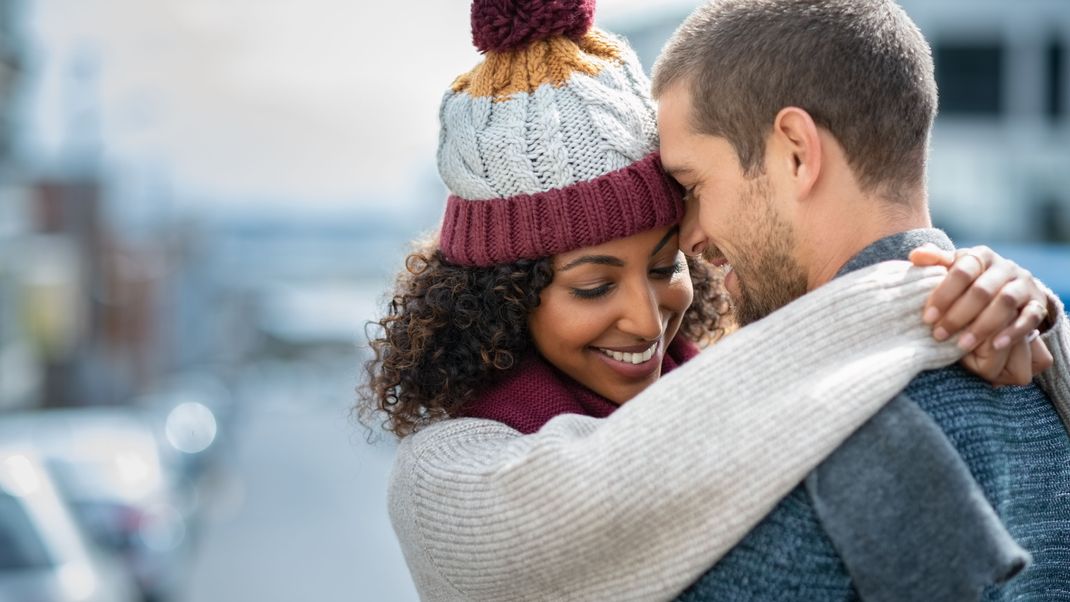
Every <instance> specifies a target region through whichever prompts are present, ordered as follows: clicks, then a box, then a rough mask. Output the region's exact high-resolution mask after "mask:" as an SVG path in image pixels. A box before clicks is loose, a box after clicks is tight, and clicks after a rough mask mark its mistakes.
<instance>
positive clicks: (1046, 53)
mask: <svg viewBox="0 0 1070 602" xmlns="http://www.w3.org/2000/svg"><path fill="white" fill-rule="evenodd" d="M695 4H697V3H688V4H686V5H683V4H681V3H673V5H674V8H671V9H664V10H662V9H660V8H659V9H658V10H657V11H654V10H652V9H650V8H639V9H637V10H635V11H634V13H635V15H634V18H633V17H624V16H622V17H621V19H620V22H621V24H620V25H617V24H614V26H615V27H616V28H617V29H618V30H619V31H621V32H622V33H625V34H626V35H627V36H628V38H629V39H630V40H631V41H632V42H633V44H634V46H635V47H636V50H637V52H639V55H640V58H641V59H642V60H643V63H644V65H645V66H646V67H647V68H648V69H649V68H650V67H651V66H652V64H653V62H654V59H655V57H656V56H657V53H658V51H660V49H661V47H662V45H663V44H664V43H665V40H666V39H668V37H669V36H670V35H672V32H673V31H675V29H676V27H677V26H678V25H679V23H680V22H681V20H682V19H683V18H684V17H685V16H686V15H687V13H688V12H689V11H690V9H691V7H693V6H694V5H695ZM900 4H901V5H902V6H903V7H904V8H905V9H906V11H907V13H908V14H910V16H911V17H912V18H913V19H914V21H915V22H916V23H917V24H918V26H919V27H920V28H921V30H922V32H923V33H924V34H925V36H926V38H927V39H928V40H929V43H930V44H931V45H932V49H933V56H934V59H935V63H936V76H937V82H938V85H939V88H940V113H939V116H938V118H937V122H936V126H935V128H934V131H933V138H932V151H931V154H930V169H929V179H930V182H929V192H930V201H931V206H932V212H933V217H934V220H935V221H936V222H937V224H938V225H939V226H941V227H943V228H944V229H946V230H948V231H949V232H950V233H951V234H952V236H953V237H954V238H956V239H960V240H983V241H986V242H989V243H999V242H1026V241H1028V242H1049V243H1050V242H1063V243H1066V242H1070V51H1068V47H1070V2H1067V0H1030V1H1029V2H1014V3H1010V2H1006V1H1005V0H900ZM844 60H849V57H844ZM1065 269H1066V271H1070V265H1067V266H1066V268H1065Z"/></svg>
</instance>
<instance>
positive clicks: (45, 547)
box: [0, 449, 139, 602]
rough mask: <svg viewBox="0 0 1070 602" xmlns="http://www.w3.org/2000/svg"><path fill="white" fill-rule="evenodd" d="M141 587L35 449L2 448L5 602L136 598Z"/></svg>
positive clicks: (0, 535) (0, 553) (0, 546)
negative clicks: (93, 533) (91, 534)
mask: <svg viewBox="0 0 1070 602" xmlns="http://www.w3.org/2000/svg"><path fill="white" fill-rule="evenodd" d="M138 596H139V591H138V589H137V586H136V585H135V584H134V582H133V581H132V579H131V577H130V575H129V573H127V572H126V570H125V568H124V567H122V566H121V565H120V564H119V563H118V562H117V561H116V560H115V559H114V558H112V557H110V556H109V555H107V554H105V553H103V552H102V551H101V550H99V549H98V548H96V547H95V546H94V545H93V544H92V542H90V541H88V540H87V539H86V538H85V537H84V536H83V534H82V532H81V530H80V529H79V527H78V526H77V523H76V521H75V520H74V518H73V517H72V516H71V514H70V512H69V509H68V508H67V507H66V506H65V504H64V502H63V501H62V500H61V499H60V497H59V495H58V494H57V492H56V489H55V487H54V485H53V482H52V480H51V478H50V476H49V474H48V472H47V471H46V470H45V468H44V467H43V466H42V464H41V463H40V462H39V461H38V460H37V459H35V457H34V456H33V455H32V453H29V452H26V451H19V450H15V449H0V602H133V601H134V600H137V599H138Z"/></svg>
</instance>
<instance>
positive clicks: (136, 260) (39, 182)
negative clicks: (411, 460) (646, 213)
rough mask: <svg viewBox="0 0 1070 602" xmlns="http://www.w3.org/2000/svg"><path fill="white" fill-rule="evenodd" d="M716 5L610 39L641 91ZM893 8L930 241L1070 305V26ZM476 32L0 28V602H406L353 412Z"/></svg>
mask: <svg viewBox="0 0 1070 602" xmlns="http://www.w3.org/2000/svg"><path fill="white" fill-rule="evenodd" d="M696 4H697V2H696V1H695V0H666V1H661V2H644V1H640V0H600V1H599V3H598V12H597V13H596V21H597V22H598V23H599V24H601V25H603V26H604V27H606V28H608V29H611V30H613V31H616V32H619V33H622V34H625V35H626V36H627V37H628V38H629V39H630V41H631V42H632V44H633V45H634V46H635V47H636V49H637V50H638V52H639V53H640V56H641V59H642V60H643V62H644V64H645V65H646V67H647V68H648V69H649V68H650V66H651V65H652V63H653V60H654V58H655V57H656V55H657V52H658V50H659V49H660V48H661V46H662V44H663V43H664V41H665V40H666V39H667V38H668V36H669V35H670V34H671V33H672V31H673V30H674V29H675V27H676V26H677V25H678V24H679V23H680V22H681V20H682V19H683V18H684V16H685V15H686V14H687V12H688V11H689V10H690V9H691V8H692V7H694V6H695V5H696ZM902 4H903V6H904V7H905V8H906V10H907V12H908V13H910V14H911V16H912V17H913V18H914V19H915V20H916V21H917V23H918V24H919V26H920V27H921V29H922V30H923V32H924V33H925V34H926V36H927V38H928V39H929V40H930V42H931V44H932V46H933V52H934V57H935V59H936V65H937V79H938V81H939V85H940V92H941V109H940V116H939V117H938V120H937V124H936V127H935V131H934V135H933V140H932V156H931V162H930V170H929V171H930V194H931V198H930V201H931V205H932V211H933V215H934V219H935V221H936V222H937V225H938V226H940V227H942V228H944V229H946V230H947V231H948V232H949V234H951V235H952V237H953V238H954V239H955V240H956V241H957V242H958V243H960V244H973V243H979V242H983V243H986V244H989V245H991V246H993V247H994V248H995V249H996V250H997V251H999V252H1001V253H1003V254H1005V255H1006V256H1009V257H1011V258H1014V259H1016V260H1018V261H1019V262H1020V263H1021V264H1023V265H1025V266H1026V267H1028V268H1029V269H1031V270H1033V271H1034V273H1036V274H1037V275H1038V276H1040V278H1041V279H1042V280H1043V281H1045V282H1046V283H1047V284H1048V285H1049V286H1051V287H1053V288H1054V289H1055V291H1056V292H1057V293H1058V294H1060V295H1061V296H1062V297H1063V298H1064V299H1067V300H1070V51H1068V47H1070V2H1068V1H1067V0H1022V1H1021V2H1008V1H1006V0H903V1H902ZM468 10H469V2H468V1H467V0H435V1H431V0H415V1H413V2H408V3H405V4H404V5H403V6H398V5H393V4H390V3H372V2H346V1H342V0H303V1H300V2H298V1H297V0H270V1H254V0H230V1H228V2H225V3H219V2H209V1H207V0H182V1H179V0H154V1H152V2H137V1H135V0H0V602H64V601H68V600H70V601H74V600H79V601H87V600H93V601H97V602H127V601H133V600H152V601H154V602H163V601H167V602H224V601H226V602H232V601H235V602H243V601H246V600H248V601H297V600H302V601H303V600H316V601H317V602H329V601H335V600H337V601H343V600H345V601H354V600H359V601H365V600H367V601H375V602H377V601H386V602H391V601H399V602H407V601H413V600H416V595H415V590H414V588H413V586H412V584H411V582H410V579H409V576H408V572H407V569H406V567H405V565H404V560H403V558H402V557H401V553H400V550H399V547H398V545H397V543H396V542H395V540H394V536H393V532H392V531H391V528H390V525H389V521H388V518H387V511H386V491H385V487H386V480H387V475H388V471H389V468H390V464H391V461H392V455H393V449H394V446H393V443H392V442H391V440H390V439H389V438H388V437H378V442H377V443H375V444H374V445H372V444H369V443H368V442H367V437H368V432H367V431H366V430H365V429H364V427H362V426H360V425H359V424H357V422H356V421H355V419H354V418H353V416H352V415H351V414H350V410H351V408H352V406H353V404H354V403H355V401H356V393H355V389H356V387H357V386H358V384H359V382H360V377H361V374H360V366H361V363H362V362H363V361H364V360H365V359H366V357H367V356H366V353H367V349H366V340H365V335H364V324H365V323H366V322H367V321H368V320H372V319H374V318H375V317H376V316H377V315H378V314H379V313H381V311H382V306H383V303H382V302H383V294H384V292H385V291H386V289H387V287H388V285H389V282H390V279H391V277H392V274H393V273H394V272H395V271H396V270H397V269H398V268H400V267H401V265H402V260H403V257H404V254H405V249H406V248H407V244H408V242H409V241H410V240H412V239H414V238H416V237H418V236H420V235H421V234H422V233H425V232H427V231H428V230H430V229H432V228H433V227H434V226H435V224H436V223H437V221H438V220H439V218H440V216H441V211H442V207H443V206H444V199H445V195H446V192H445V189H444V188H443V186H442V184H441V183H440V182H439V180H438V176H437V172H436V168H435V148H436V144H437V137H438V132H437V112H438V104H439V101H440V99H441V95H442V93H443V92H444V91H445V89H446V88H447V87H448V86H449V84H450V83H451V81H452V80H453V78H454V77H455V76H457V75H459V74H461V73H462V72H464V71H466V70H468V69H469V68H471V67H472V66H474V65H475V63H476V62H477V61H478V58H479V55H478V54H477V53H476V51H475V50H474V49H473V48H472V46H471V41H470V36H469V29H468V27H469V26H468ZM844 60H849V57H845V59H844ZM373 438H376V437H374V436H373Z"/></svg>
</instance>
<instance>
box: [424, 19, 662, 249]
mask: <svg viewBox="0 0 1070 602" xmlns="http://www.w3.org/2000/svg"><path fill="white" fill-rule="evenodd" d="M593 18H594V0H474V2H473V3H472V40H473V42H474V43H475V46H476V47H477V48H478V49H479V50H480V51H481V52H482V53H483V54H484V60H483V62H482V63H480V64H479V65H477V66H476V67H475V68H474V69H472V70H471V71H469V72H468V73H465V74H463V75H461V76H460V77H458V78H457V79H456V80H455V81H454V82H453V85H452V86H451V87H450V89H449V90H448V91H447V92H446V94H445V97H444V98H443V100H442V106H441V109H440V112H439V119H440V121H441V132H440V135H439V146H438V168H439V173H440V174H441V176H442V179H443V181H444V182H445V183H446V186H447V188H448V189H449V192H450V196H449V199H448V200H447V203H446V212H445V216H444V218H443V223H442V231H441V234H440V237H439V245H440V248H441V250H442V252H443V254H444V255H445V257H446V259H447V260H448V261H450V262H452V263H456V264H460V265H468V266H489V265H494V264H501V263H512V262H515V261H517V260H519V259H536V258H540V257H548V256H550V255H554V254H557V253H561V252H564V251H569V250H573V249H579V248H583V247H588V246H592V245H598V244H601V243H604V242H607V241H610V240H613V239H617V238H623V237H626V236H631V235H633V234H638V233H640V232H644V231H647V230H650V229H653V228H657V227H663V226H667V225H670V224H673V223H675V222H677V221H678V220H679V219H680V218H681V217H682V215H683V204H682V201H681V195H680V190H679V187H678V186H676V185H675V183H674V182H672V180H671V179H670V178H668V176H666V175H665V173H664V172H663V171H662V169H661V163H660V160H659V157H658V154H657V152H656V151H657V145H658V141H657V126H656V123H655V107H654V102H653V100H652V99H651V97H650V92H649V89H650V83H649V80H648V79H647V77H646V75H645V74H644V73H643V69H642V67H641V66H640V64H639V61H638V59H637V57H636V56H635V53H634V52H633V51H632V49H631V48H630V47H629V46H628V45H627V43H626V42H624V41H623V40H622V39H620V38H618V37H616V36H613V35H611V34H608V33H606V32H604V31H601V30H599V29H597V28H594V27H592V23H593Z"/></svg>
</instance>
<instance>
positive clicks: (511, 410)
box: [461, 336, 698, 435]
mask: <svg viewBox="0 0 1070 602" xmlns="http://www.w3.org/2000/svg"><path fill="white" fill-rule="evenodd" d="M667 351H668V352H667V353H666V354H665V359H664V360H662V363H661V374H662V375H663V376H664V375H665V374H668V373H669V372H671V371H673V370H674V369H675V368H676V367H677V366H679V365H680V364H683V363H684V362H686V361H688V360H690V359H691V358H693V357H695V355H696V354H698V348H697V347H696V346H695V345H694V344H693V343H692V342H690V341H688V340H686V339H685V338H684V337H680V336H678V337H676V338H675V339H673V341H672V343H670V344H669V348H668V350H667ZM618 407H620V406H618V405H617V404H615V403H613V402H612V401H609V400H608V399H606V398H604V397H602V396H601V395H599V394H597V393H595V392H594V391H591V390H590V389H588V388H587V387H584V386H583V385H581V384H580V383H578V382H576V381H575V380H573V379H572V378H571V377H569V376H567V375H566V374H565V373H564V372H561V371H560V370H558V369H557V368H555V367H554V366H553V365H552V364H550V363H549V362H547V361H546V360H545V359H543V358H542V356H541V355H539V354H538V353H530V354H528V356H527V357H525V358H524V359H523V360H522V361H521V362H520V365H519V366H518V367H517V369H516V370H514V371H513V372H512V373H511V374H509V375H508V376H507V377H506V378H504V379H503V380H501V381H500V382H498V383H496V384H495V385H493V386H492V387H490V388H489V389H487V390H486V391H485V392H484V393H483V394H482V395H480V396H479V398H477V399H476V400H475V401H472V402H471V403H469V404H467V405H466V406H465V407H464V409H463V410H462V414H461V415H462V416H466V417H469V418H487V419H489V420H496V421H498V422H501V423H503V424H506V425H508V426H511V427H512V428H514V429H516V430H518V431H520V432H521V433H523V434H525V435H527V434H530V433H534V432H535V431H537V430H539V429H540V428H542V425H544V424H546V423H547V422H549V420H550V419H551V418H553V417H554V416H557V415H559V414H582V415H584V416H593V417H595V418H605V417H606V416H609V415H610V414H612V413H613V410H616V409H617V408H618Z"/></svg>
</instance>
